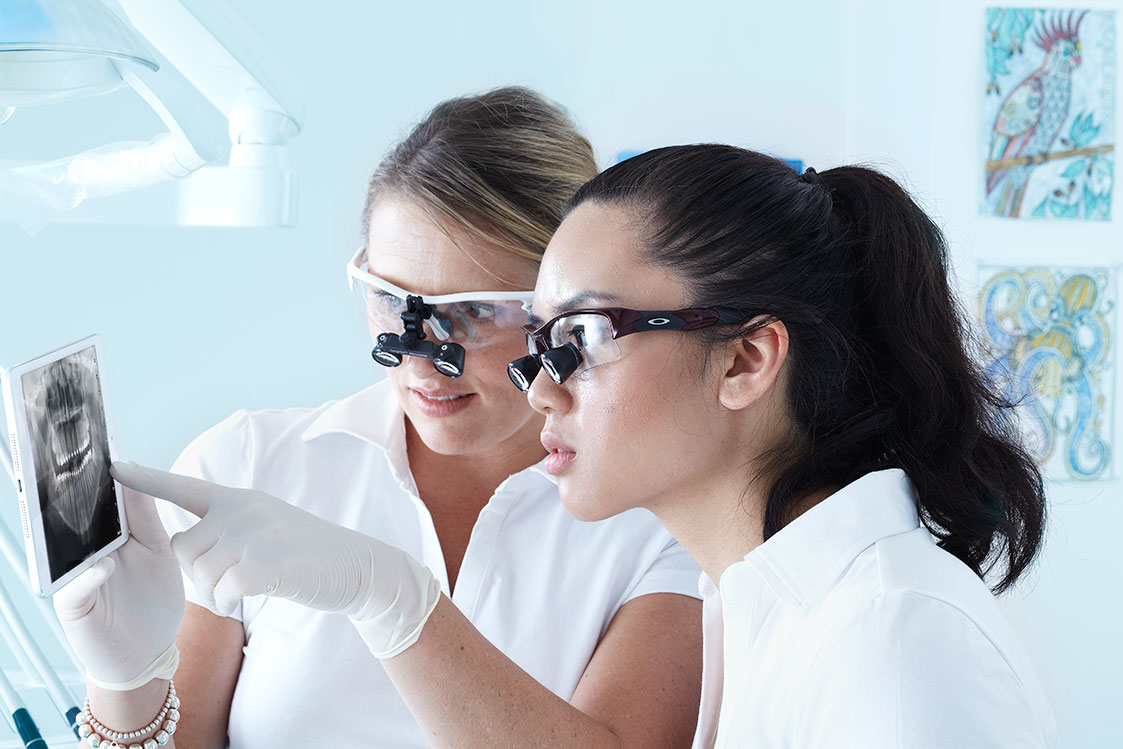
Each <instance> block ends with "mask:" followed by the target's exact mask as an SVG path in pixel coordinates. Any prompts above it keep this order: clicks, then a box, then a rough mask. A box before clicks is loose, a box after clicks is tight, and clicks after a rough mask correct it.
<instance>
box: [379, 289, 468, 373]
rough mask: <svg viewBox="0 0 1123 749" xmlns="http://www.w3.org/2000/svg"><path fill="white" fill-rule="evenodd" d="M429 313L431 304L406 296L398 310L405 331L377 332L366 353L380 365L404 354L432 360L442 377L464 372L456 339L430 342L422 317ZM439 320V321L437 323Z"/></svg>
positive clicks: (393, 364) (461, 349)
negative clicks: (426, 335)
mask: <svg viewBox="0 0 1123 749" xmlns="http://www.w3.org/2000/svg"><path fill="white" fill-rule="evenodd" d="M432 317H433V308H432V307H431V306H430V305H428V304H425V301H424V300H423V299H422V298H421V297H419V296H414V295H410V296H407V297H406V311H405V312H403V313H402V323H403V325H404V327H405V332H403V333H401V334H400V335H399V334H397V333H381V334H380V335H379V336H378V340H377V342H376V343H375V346H374V349H373V350H371V352H370V355H371V357H373V358H374V360H375V361H376V362H378V363H379V364H381V365H382V366H384V367H396V366H398V365H399V364H401V363H402V361H403V359H404V357H406V356H420V357H422V358H424V359H432V360H433V368H434V369H436V370H437V371H438V372H440V373H441V374H443V375H445V376H446V377H459V376H460V375H462V374H464V347H463V346H461V345H460V344H459V343H450V342H445V341H441V342H439V343H438V342H434V341H430V340H427V339H426V337H425V329H424V325H425V320H429V319H431V318H432ZM437 324H439V323H437Z"/></svg>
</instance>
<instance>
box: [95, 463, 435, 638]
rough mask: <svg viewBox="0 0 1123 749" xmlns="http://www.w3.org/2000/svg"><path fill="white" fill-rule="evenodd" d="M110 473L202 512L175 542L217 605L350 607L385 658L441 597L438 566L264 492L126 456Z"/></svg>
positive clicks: (202, 591)
mask: <svg viewBox="0 0 1123 749" xmlns="http://www.w3.org/2000/svg"><path fill="white" fill-rule="evenodd" d="M113 476H114V478H116V479H117V480H118V481H120V482H121V483H122V484H125V485H126V486H130V487H132V488H134V489H137V490H138V491H142V492H144V493H145V494H149V495H151V496H154V497H159V498H161V499H165V500H167V501H169V502H172V503H173V504H176V505H178V506H179V507H182V508H183V509H185V510H187V511H188V512H190V513H192V514H194V515H197V516H199V518H201V519H200V520H199V522H198V523H197V524H196V525H194V526H193V527H191V528H189V529H188V530H186V531H184V532H182V533H177V534H175V535H174V536H172V539H171V547H172V551H174V552H175V555H176V557H177V558H178V559H179V563H180V565H181V566H182V567H183V568H184V570H186V572H187V574H188V575H189V576H190V577H191V578H192V580H193V581H194V583H195V587H196V590H197V591H198V594H199V596H200V598H201V599H202V600H203V602H204V603H206V604H207V605H209V606H213V608H214V610H215V611H217V612H218V613H219V614H223V615H228V614H230V613H231V612H233V611H234V609H235V607H236V606H237V605H238V601H239V600H240V599H241V598H242V597H244V596H254V595H269V596H277V597H279V598H287V599H289V600H291V601H295V602H296V603H300V604H303V605H305V606H308V607H310V608H314V609H319V610H320V611H332V612H339V613H342V614H346V615H347V616H349V617H351V619H352V621H354V622H355V628H356V629H357V630H358V631H359V634H360V635H362V637H363V640H365V641H366V643H367V646H368V647H369V648H370V650H371V652H372V653H373V654H374V655H375V656H376V657H378V658H389V657H391V656H394V655H397V654H398V653H400V652H402V651H403V650H405V649H406V648H407V647H409V646H410V645H412V644H413V643H414V642H416V641H417V638H418V637H419V636H420V634H421V627H422V626H423V625H424V624H425V621H426V620H427V619H428V618H429V614H431V613H432V612H433V609H434V608H435V607H436V605H437V602H438V601H439V600H440V596H441V589H440V584H439V583H438V582H437V580H436V579H435V578H434V577H433V575H432V573H431V572H429V570H428V569H427V568H425V567H423V566H421V565H420V564H418V563H417V562H416V561H414V559H413V558H412V557H411V556H409V555H408V554H406V553H405V552H404V551H402V550H400V549H397V548H395V547H393V546H390V545H388V544H385V543H382V542H381V541H378V540H377V539H374V538H370V537H369V536H364V535H363V534H361V533H358V532H356V531H353V530H350V529H348V528H344V527H342V526H339V525H335V524H334V523H329V522H328V521H326V520H324V519H322V518H319V517H316V516H315V515H312V514H311V513H308V512H305V511H304V510H301V509H299V508H297V507H294V506H292V505H290V504H289V503H288V502H285V501H284V500H281V499H277V498H276V497H273V496H270V495H268V494H265V493H264V492H259V491H253V490H251V489H231V488H228V487H225V486H219V485H218V484H212V483H210V482H208V481H202V480H200V479H195V478H189V477H187V476H179V475H176V474H174V473H166V472H164V471H157V470H153V469H150V468H144V467H141V466H138V465H135V464H128V463H115V464H113Z"/></svg>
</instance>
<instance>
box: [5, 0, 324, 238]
mask: <svg viewBox="0 0 1123 749" xmlns="http://www.w3.org/2000/svg"><path fill="white" fill-rule="evenodd" d="M122 86H129V87H131V88H133V89H134V90H136V92H137V93H138V94H140V96H141V97H142V98H143V99H144V100H145V101H146V102H147V103H148V105H149V106H151V107H152V109H153V110H154V111H155V112H156V114H157V115H159V117H160V119H161V120H162V121H163V123H164V124H165V126H166V127H167V132H165V133H162V134H160V135H157V136H156V137H155V138H154V139H153V140H151V141H149V142H147V143H143V142H142V143H133V142H130V143H113V144H109V145H106V146H101V147H98V148H95V149H92V150H90V151H86V152H85V153H82V154H78V155H77V156H73V157H70V158H67V159H62V160H60V161H54V162H50V163H46V164H32V165H26V164H25V165H19V166H14V167H10V168H7V169H0V207H2V206H4V205H7V206H9V211H10V212H11V214H13V215H10V216H9V215H0V218H18V219H20V220H21V223H23V224H24V228H25V229H28V230H29V231H31V232H32V233H34V231H37V230H38V229H39V228H42V225H44V224H46V223H48V222H49V221H51V220H53V219H55V218H57V217H58V216H60V215H62V214H63V213H65V212H67V211H69V210H71V209H73V208H75V207H76V206H77V205H78V204H79V203H81V202H83V201H84V200H85V199H86V198H100V197H106V196H112V195H117V194H120V193H126V192H131V191H135V190H138V189H139V188H144V187H149V186H152V185H156V184H160V183H165V182H168V183H175V184H176V189H175V190H174V191H173V192H172V194H173V196H174V198H173V199H174V202H175V207H174V210H173V211H172V212H171V215H172V216H173V218H172V219H171V221H172V223H174V224H179V225H193V226H292V225H293V224H295V222H296V208H297V180H296V176H295V175H294V174H293V173H292V172H290V171H289V170H288V154H287V145H288V143H289V140H290V139H291V138H292V137H294V136H295V135H297V134H298V133H299V132H300V122H301V118H302V109H303V92H302V90H301V87H300V85H299V83H298V82H297V80H296V78H295V76H293V74H292V73H291V72H289V71H288V70H287V69H286V68H285V67H284V65H283V64H282V63H281V62H280V61H279V60H278V59H277V58H276V57H274V56H273V55H272V54H271V53H270V52H269V50H268V49H266V47H265V46H264V44H263V43H262V42H261V41H260V40H259V39H258V38H257V36H256V35H255V34H254V33H253V31H252V29H251V28H250V27H249V26H248V25H247V24H246V23H245V21H243V20H242V19H241V18H239V17H238V16H237V15H236V14H235V13H234V11H233V10H232V9H231V8H230V7H229V6H228V5H227V4H226V2H225V0H0V123H3V122H4V121H6V120H7V119H9V118H10V117H11V116H12V114H13V112H15V111H16V110H18V109H22V108H24V107H30V106H46V105H50V104H53V103H55V102H60V101H65V100H72V99H76V98H82V97H87V96H93V95H97V94H104V93H108V92H110V91H114V90H116V89H118V88H121V87H122ZM227 154H229V160H228V161H226V156H227ZM224 162H225V163H224ZM133 213H137V212H136V211H134V212H133ZM28 215H31V216H32V217H33V218H32V220H31V221H30V223H31V224H34V225H33V226H29V225H28V223H29V222H28V220H27V216H28ZM126 215H127V214H126ZM124 223H129V221H128V220H125V221H124Z"/></svg>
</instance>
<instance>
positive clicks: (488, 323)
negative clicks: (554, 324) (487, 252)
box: [347, 247, 534, 349]
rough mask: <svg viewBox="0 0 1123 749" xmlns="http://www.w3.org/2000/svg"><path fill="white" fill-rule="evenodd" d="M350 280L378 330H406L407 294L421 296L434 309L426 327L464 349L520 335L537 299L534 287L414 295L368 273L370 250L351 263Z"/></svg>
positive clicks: (361, 252)
mask: <svg viewBox="0 0 1123 749" xmlns="http://www.w3.org/2000/svg"><path fill="white" fill-rule="evenodd" d="M347 283H348V285H349V287H350V288H351V290H352V291H354V290H355V289H356V287H357V288H358V289H359V290H360V291H361V292H362V293H363V301H364V303H365V306H366V313H367V319H368V321H369V322H370V324H371V327H372V328H373V329H375V330H377V331H378V332H391V333H396V332H398V331H401V330H402V313H403V312H405V311H406V297H409V296H420V297H421V298H422V299H424V301H425V304H426V305H428V306H430V307H431V308H432V315H431V317H429V318H428V319H427V320H425V326H426V329H428V330H430V331H431V332H432V334H433V336H434V337H435V338H436V339H437V340H439V341H451V342H453V343H458V344H460V345H461V346H463V347H464V348H465V349H474V348H483V347H485V346H491V345H493V344H496V343H500V342H502V341H507V340H510V339H511V338H514V337H522V335H523V326H524V325H526V324H527V322H528V320H529V314H530V313H529V310H530V308H531V303H532V302H533V299H534V293H533V292H530V291H465V292H459V293H456V294H435V295H425V294H415V293H414V292H412V291H408V290H406V289H403V288H402V287H400V286H398V285H396V284H393V283H391V282H390V281H387V280H386V279H384V278H380V277H378V276H376V275H374V274H373V273H371V272H370V265H369V263H368V262H367V258H366V248H365V247H360V248H359V249H358V250H357V251H356V252H355V255H354V256H353V257H352V258H351V260H350V261H348V263H347Z"/></svg>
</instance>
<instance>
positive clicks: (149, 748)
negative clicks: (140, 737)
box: [144, 739, 159, 749]
mask: <svg viewBox="0 0 1123 749" xmlns="http://www.w3.org/2000/svg"><path fill="white" fill-rule="evenodd" d="M157 746H159V744H157V743H156V739H145V740H144V749H156V747H157Z"/></svg>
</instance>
